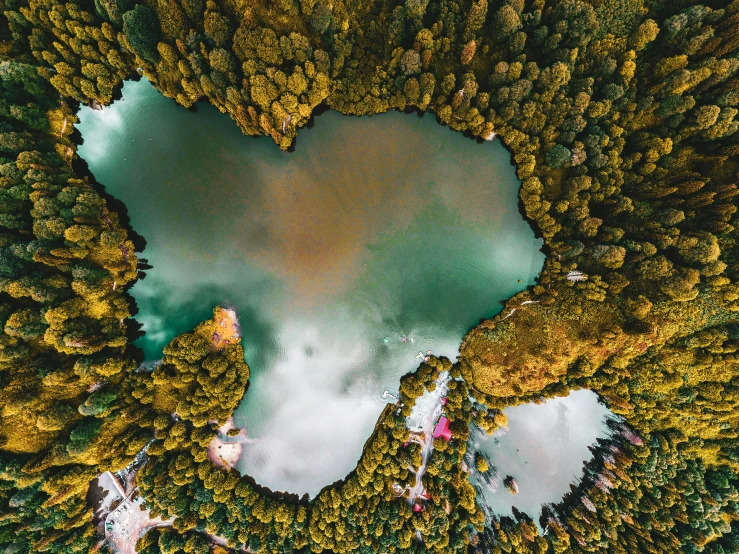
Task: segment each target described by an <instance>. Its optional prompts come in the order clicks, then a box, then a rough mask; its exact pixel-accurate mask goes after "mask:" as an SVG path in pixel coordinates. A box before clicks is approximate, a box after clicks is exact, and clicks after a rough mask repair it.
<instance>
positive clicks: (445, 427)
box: [434, 416, 452, 442]
mask: <svg viewBox="0 0 739 554" xmlns="http://www.w3.org/2000/svg"><path fill="white" fill-rule="evenodd" d="M439 437H441V438H443V439H444V440H446V441H447V442H449V440H450V439H451V438H452V431H451V430H450V429H449V420H448V419H447V418H446V417H444V416H441V417H440V418H439V421H438V422H437V423H436V428H435V429H434V438H435V439H438V438H439Z"/></svg>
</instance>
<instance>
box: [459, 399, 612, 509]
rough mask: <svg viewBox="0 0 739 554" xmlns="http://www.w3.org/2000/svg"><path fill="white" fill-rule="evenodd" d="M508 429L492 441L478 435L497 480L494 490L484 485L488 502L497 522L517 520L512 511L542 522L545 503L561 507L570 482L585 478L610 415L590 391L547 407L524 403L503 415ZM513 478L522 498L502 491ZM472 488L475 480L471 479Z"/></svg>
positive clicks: (549, 402)
mask: <svg viewBox="0 0 739 554" xmlns="http://www.w3.org/2000/svg"><path fill="white" fill-rule="evenodd" d="M503 413H504V414H505V415H506V417H508V428H507V429H499V430H498V431H496V432H495V433H494V434H493V435H492V436H489V435H486V434H484V433H479V434H478V435H476V437H475V441H476V442H475V447H476V448H475V449H476V450H478V451H481V452H483V453H484V454H486V455H487V456H488V458H489V460H490V462H491V465H492V466H493V467H495V468H496V470H497V472H498V477H497V478H496V479H495V480H494V482H493V485H494V486H493V487H489V486H486V485H485V484H484V483H480V486H481V488H482V490H483V491H484V499H485V501H486V502H487V504H488V505H489V506H490V507H491V508H492V510H493V512H494V513H495V514H496V515H497V516H498V517H503V516H512V515H513V511H512V509H511V508H512V507H513V506H515V507H516V508H517V509H518V510H519V511H521V512H524V513H526V514H528V515H529V516H531V517H532V518H533V519H534V520H535V521H537V522H538V519H539V516H540V515H541V506H542V504H548V503H556V502H559V501H560V500H561V499H562V497H563V496H564V495H565V494H566V493H567V492H568V491H569V488H570V483H574V482H576V481H577V480H579V479H580V478H581V477H582V468H583V464H584V463H585V462H587V461H588V460H589V459H590V458H591V457H592V456H591V453H590V451H589V450H588V446H590V445H592V444H594V443H595V441H596V440H597V439H598V438H604V437H606V436H607V428H606V426H605V424H604V423H605V418H606V416H608V415H609V414H611V412H610V410H608V409H607V408H606V407H605V406H604V405H602V404H600V403H598V396H597V395H596V394H595V393H594V392H592V391H589V390H578V391H573V392H572V393H570V394H569V395H568V396H566V397H564V398H552V399H550V400H547V401H546V402H544V403H543V404H533V403H532V404H523V405H521V406H515V407H512V408H508V409H506V410H503ZM507 475H511V476H512V477H513V478H514V479H515V480H516V483H517V484H518V494H516V495H513V494H511V493H510V492H509V491H508V489H507V488H506V487H505V486H503V479H505V477H506V476H507ZM471 481H472V483H473V484H476V482H477V481H476V479H475V478H474V477H471Z"/></svg>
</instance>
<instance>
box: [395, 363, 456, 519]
mask: <svg viewBox="0 0 739 554" xmlns="http://www.w3.org/2000/svg"><path fill="white" fill-rule="evenodd" d="M449 380H450V377H449V372H448V371H443V372H441V373H440V374H439V377H438V378H437V379H436V388H435V389H434V390H433V391H432V392H429V391H426V392H424V393H423V395H421V397H420V398H418V399H417V400H416V404H415V405H414V406H413V410H411V415H409V416H408V418H407V420H406V424H407V426H408V429H409V430H410V432H411V433H414V434H415V437H412V438H411V440H412V441H413V442H417V443H419V444H420V445H421V465H420V466H418V468H416V469H415V470H414V469H413V468H412V467H410V468H408V469H410V470H411V471H413V473H414V474H415V476H416V482H415V484H414V485H413V487H411V489H410V491H409V492H410V493H409V495H408V503H409V504H410V505H413V504H415V502H416V501H417V500H418V498H419V497H421V495H422V494H423V493H424V490H425V487H424V486H423V476H424V474H425V473H426V467H427V465H428V462H429V460H430V459H431V454H432V453H433V451H434V438H433V434H434V426H435V425H436V421H437V420H438V419H439V417H440V416H441V413H442V411H443V410H444V406H443V404H442V403H441V399H442V398H443V397H444V396H446V392H447V384H448V383H449Z"/></svg>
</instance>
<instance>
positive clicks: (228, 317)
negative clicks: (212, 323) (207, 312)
mask: <svg viewBox="0 0 739 554" xmlns="http://www.w3.org/2000/svg"><path fill="white" fill-rule="evenodd" d="M214 319H215V320H216V321H217V324H216V327H215V330H214V331H213V335H212V340H213V350H223V349H224V348H226V347H227V346H228V345H229V344H235V343H237V342H239V341H240V340H241V329H240V328H239V320H238V318H237V317H236V311H235V310H234V309H232V308H220V309H218V310H217V311H216V315H215V318H214Z"/></svg>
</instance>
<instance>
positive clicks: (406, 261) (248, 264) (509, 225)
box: [78, 81, 544, 494]
mask: <svg viewBox="0 0 739 554" xmlns="http://www.w3.org/2000/svg"><path fill="white" fill-rule="evenodd" d="M79 115H80V124H79V125H78V128H79V130H80V131H81V133H82V136H83V138H84V144H83V145H82V146H81V147H80V149H79V154H80V156H82V157H83V158H84V159H85V160H86V161H87V162H88V164H89V166H90V169H91V170H92V172H93V173H94V174H95V177H96V178H97V180H98V181H99V182H100V183H102V184H103V185H104V186H105V187H106V188H107V190H108V192H109V193H110V194H112V195H113V196H115V197H116V198H118V199H120V200H122V201H123V202H124V203H125V205H126V206H127V208H128V211H129V215H130V218H131V224H132V226H133V228H134V229H135V230H136V231H137V232H138V233H139V234H141V235H143V236H144V237H145V238H146V240H147V243H148V244H147V247H146V250H145V252H144V253H143V257H145V258H147V259H148V260H149V263H150V264H151V265H153V266H154V267H153V269H151V270H148V271H147V272H146V273H147V276H146V278H145V279H144V280H143V281H140V282H139V283H137V284H136V285H135V286H134V287H133V289H132V293H133V295H134V297H135V298H136V301H137V303H138V306H139V308H140V313H139V314H138V316H137V319H138V320H139V321H141V322H142V323H143V325H144V330H145V331H146V333H147V334H146V336H145V337H144V338H143V339H141V340H140V341H139V344H140V346H141V347H142V348H143V349H144V351H145V353H146V356H147V358H148V359H157V358H160V357H161V350H162V347H163V346H164V345H165V344H166V343H167V342H169V341H170V340H171V339H172V338H173V337H174V336H176V335H177V334H179V333H182V332H184V331H187V330H189V329H191V328H192V327H193V326H194V325H195V324H197V323H198V322H200V321H202V320H203V319H205V318H207V317H209V316H210V314H211V311H212V309H213V306H214V305H216V304H218V303H221V302H223V301H228V302H230V303H232V304H233V305H234V306H235V307H236V309H237V311H238V314H239V317H240V320H241V325H242V331H243V334H244V348H245V353H246V360H247V362H248V363H249V365H250V366H251V369H252V380H251V387H250V389H249V392H248V393H247V395H246V397H245V399H244V401H243V402H242V404H241V406H240V407H239V409H238V410H237V413H236V421H237V423H238V424H241V425H246V427H247V431H248V434H249V437H251V438H252V439H254V442H251V443H249V444H248V445H247V447H246V448H245V452H244V455H243V457H242V460H241V463H240V466H239V467H240V469H241V470H242V471H244V472H247V473H249V474H250V475H252V476H253V477H254V478H255V479H256V480H257V482H259V483H261V484H263V485H265V486H269V487H270V488H273V489H275V490H287V491H290V492H295V493H298V494H302V493H305V492H307V493H310V494H315V493H316V492H317V491H318V490H320V488H322V487H323V486H324V485H327V484H330V483H332V482H333V481H335V480H336V479H340V478H342V477H344V476H345V475H346V473H348V472H349V471H350V470H351V469H352V468H353V467H354V466H355V464H356V461H357V459H358V457H359V455H360V453H361V448H362V445H363V443H364V441H365V440H366V438H367V437H368V436H369V434H370V432H371V430H372V428H373V426H374V424H375V421H376V419H377V416H378V415H379V414H380V412H381V410H382V407H383V404H384V401H383V400H381V399H380V398H379V395H380V394H381V393H382V391H383V389H384V388H386V387H387V388H388V389H390V390H393V391H394V390H396V389H397V387H398V378H399V377H400V376H401V375H403V374H404V373H406V372H408V371H410V370H412V369H414V368H415V367H416V366H417V364H418V360H417V359H416V355H417V354H418V352H419V351H422V352H424V353H425V352H426V351H427V350H432V351H433V352H434V353H435V354H443V355H447V356H449V357H451V358H454V357H455V356H456V354H457V348H458V346H459V344H460V342H461V339H462V337H463V335H464V334H465V332H466V331H467V330H468V329H469V328H471V327H472V326H474V325H475V324H476V323H477V322H478V320H479V319H480V318H485V317H489V316H492V315H494V314H496V313H497V312H498V311H499V310H500V308H501V302H502V301H503V300H505V299H506V298H508V297H510V296H511V295H513V294H515V293H516V292H517V291H519V290H521V289H523V288H525V287H526V286H527V285H529V284H532V283H533V282H534V279H535V277H536V275H537V274H538V272H539V270H540V269H541V266H542V263H543V260H544V256H543V255H542V254H541V253H540V252H539V248H540V247H541V242H540V241H539V240H537V239H535V238H534V234H533V231H532V230H531V228H530V227H529V225H528V224H527V223H526V222H525V221H524V220H523V219H522V217H521V215H520V214H519V212H518V210H517V202H518V196H517V195H518V189H519V186H520V183H519V182H518V180H517V179H516V176H515V174H514V169H513V167H512V166H511V164H510V159H509V155H508V153H507V152H506V151H505V149H504V148H503V147H502V146H501V145H500V144H499V143H498V142H497V141H493V142H488V143H485V144H477V143H475V142H474V141H471V140H469V139H467V138H464V137H463V136H462V135H460V134H459V133H454V132H452V131H450V130H449V129H446V128H444V127H442V126H440V125H438V124H437V123H436V121H435V120H434V119H432V118H431V117H424V118H418V117H417V116H415V115H404V114H400V113H388V114H383V115H380V116H374V117H371V118H355V117H345V116H342V115H340V114H338V113H335V112H329V113H326V114H323V115H321V116H319V117H317V118H316V119H315V125H314V127H313V128H312V129H304V130H302V131H301V133H300V137H299V140H298V143H297V147H296V149H295V151H294V152H292V153H284V152H281V151H280V150H279V149H278V148H277V147H276V146H275V145H274V143H273V142H272V141H271V139H269V138H265V137H262V138H259V139H255V138H250V137H245V136H243V135H242V134H241V133H240V131H239V130H238V129H237V127H236V125H235V124H234V123H233V122H232V121H231V120H230V119H229V118H228V117H227V116H225V115H223V114H220V113H219V112H218V111H217V110H216V109H215V108H213V107H211V106H209V105H198V113H192V112H189V111H187V110H185V109H183V108H182V107H178V106H176V105H175V104H174V102H173V101H171V100H168V99H166V98H164V97H162V96H161V95H160V94H159V93H158V92H157V91H156V90H155V89H154V88H153V87H152V86H151V85H150V84H149V83H148V82H147V81H140V82H128V83H126V85H125V86H124V89H123V99H122V100H120V101H118V102H116V103H114V104H113V105H112V106H110V107H107V108H105V109H103V110H101V111H93V110H90V109H88V108H83V109H82V110H81V112H80V114H79Z"/></svg>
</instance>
